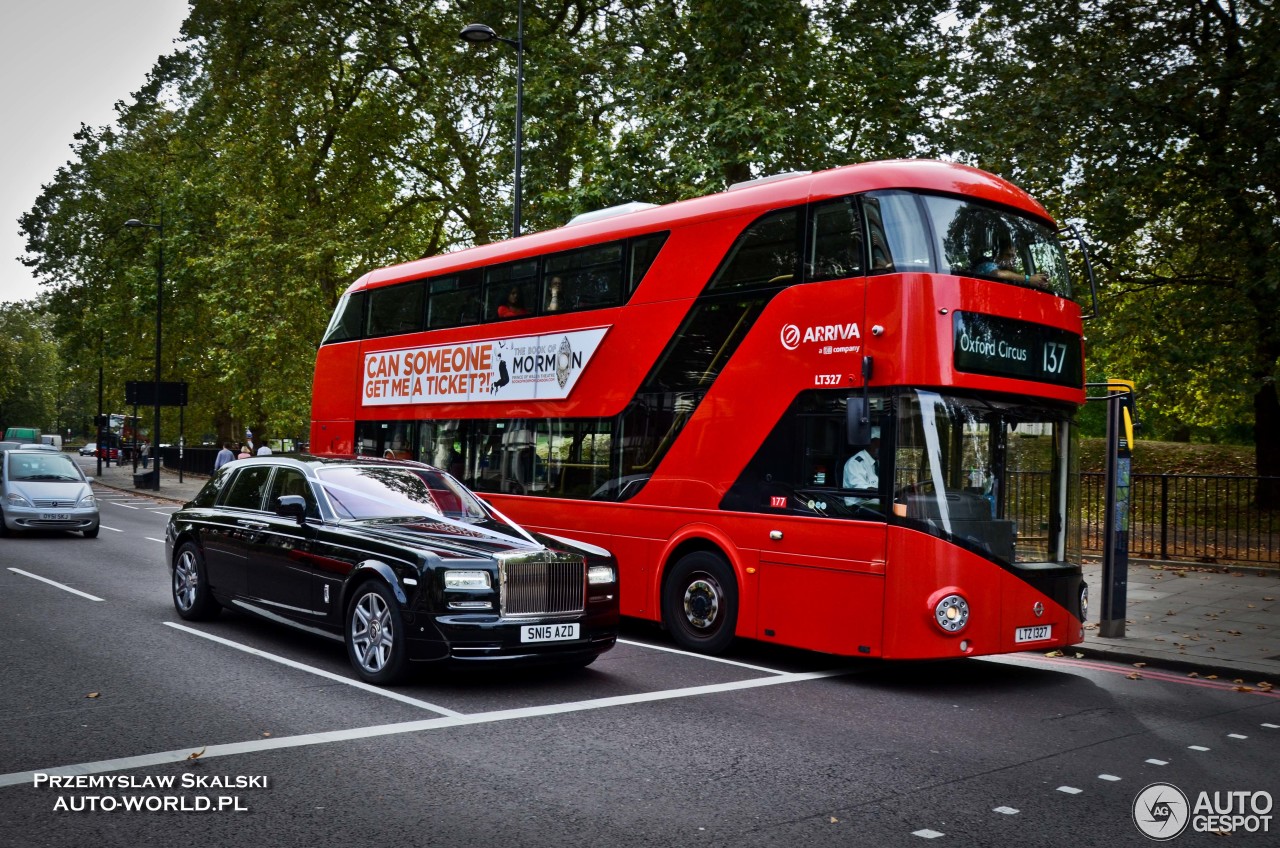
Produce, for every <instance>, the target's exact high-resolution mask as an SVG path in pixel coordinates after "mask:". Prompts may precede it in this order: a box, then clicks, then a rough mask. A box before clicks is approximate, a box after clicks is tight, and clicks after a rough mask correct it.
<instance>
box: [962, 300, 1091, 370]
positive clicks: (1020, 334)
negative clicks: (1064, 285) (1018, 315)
mask: <svg viewBox="0 0 1280 848" xmlns="http://www.w3.org/2000/svg"><path fill="white" fill-rule="evenodd" d="M952 326H953V327H954V330H955V336H954V339H955V341H954V344H955V365H956V370H958V371H968V372H970V373H974V374H991V375H994V376H998V377H1016V378H1019V379H1023V380H1038V381H1040V382H1042V383H1056V384H1057V385H1060V386H1080V385H1081V384H1082V383H1083V382H1084V370H1083V368H1082V367H1081V362H1080V337H1079V336H1077V335H1076V334H1074V333H1069V332H1067V331H1066V330H1059V329H1056V328H1054V327H1046V326H1043V325H1041V324H1030V323H1027V322H1026V321H1015V320H1012V319H1009V318H997V317H996V316H994V315H981V314H978V313H976V312H956V313H954V315H953V324H952Z"/></svg>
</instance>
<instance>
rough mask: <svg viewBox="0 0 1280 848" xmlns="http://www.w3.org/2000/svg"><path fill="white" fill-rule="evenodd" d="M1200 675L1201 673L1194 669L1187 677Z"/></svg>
mask: <svg viewBox="0 0 1280 848" xmlns="http://www.w3.org/2000/svg"><path fill="white" fill-rule="evenodd" d="M1199 676H1200V675H1199V674H1198V673H1196V672H1194V671H1193V672H1191V673H1190V674H1188V675H1187V677H1199Z"/></svg>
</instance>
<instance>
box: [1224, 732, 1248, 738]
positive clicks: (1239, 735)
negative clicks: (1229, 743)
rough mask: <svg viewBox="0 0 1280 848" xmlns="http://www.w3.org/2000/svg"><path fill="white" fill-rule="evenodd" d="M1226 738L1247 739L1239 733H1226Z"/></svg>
mask: <svg viewBox="0 0 1280 848" xmlns="http://www.w3.org/2000/svg"><path fill="white" fill-rule="evenodd" d="M1227 738H1228V739H1248V738H1249V737H1248V736H1245V735H1243V734H1241V733H1228V734H1227Z"/></svg>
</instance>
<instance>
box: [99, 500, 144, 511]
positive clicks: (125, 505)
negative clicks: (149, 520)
mask: <svg viewBox="0 0 1280 848" xmlns="http://www.w3.org/2000/svg"><path fill="white" fill-rule="evenodd" d="M107 503H109V504H113V505H114V506H122V507H124V508H125V509H142V507H140V506H130V505H129V504H127V503H121V502H120V501H107Z"/></svg>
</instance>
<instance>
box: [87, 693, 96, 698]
mask: <svg viewBox="0 0 1280 848" xmlns="http://www.w3.org/2000/svg"><path fill="white" fill-rule="evenodd" d="M85 697H86V698H96V697H98V693H97V692H90V693H89V694H88V695H85Z"/></svg>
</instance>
